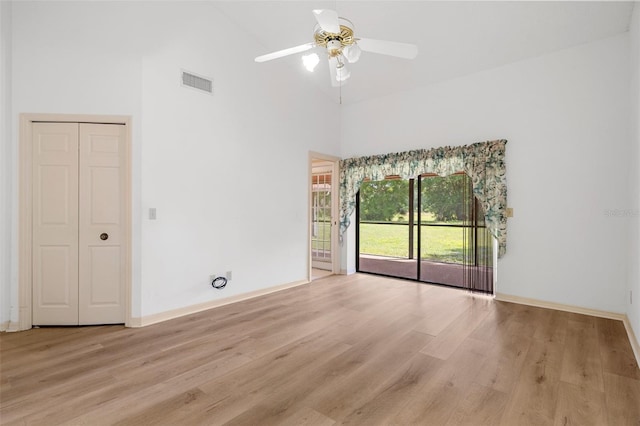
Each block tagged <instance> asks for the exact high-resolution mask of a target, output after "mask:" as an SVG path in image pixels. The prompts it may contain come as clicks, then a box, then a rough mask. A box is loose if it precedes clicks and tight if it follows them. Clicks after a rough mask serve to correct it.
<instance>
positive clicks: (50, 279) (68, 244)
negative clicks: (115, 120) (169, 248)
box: [32, 123, 126, 325]
mask: <svg viewBox="0 0 640 426" xmlns="http://www.w3.org/2000/svg"><path fill="white" fill-rule="evenodd" d="M124 132H125V127H124V126H123V125H117V124H89V123H33V128H32V134H33V140H32V141H33V180H32V182H33V200H32V202H33V223H32V232H33V243H32V250H33V265H32V272H33V275H32V276H33V287H32V290H33V291H32V295H33V296H32V297H33V300H32V302H33V324H34V325H87V324H117V323H124V320H125V267H124V266H125V260H126V259H125V256H126V253H125V244H124V243H125V241H124V239H125V228H124V224H125V216H124V215H125V214H126V211H125V199H124V196H125V194H126V188H125V185H126V179H125V173H126V170H125V161H126V156H125V149H126V147H125V133H124Z"/></svg>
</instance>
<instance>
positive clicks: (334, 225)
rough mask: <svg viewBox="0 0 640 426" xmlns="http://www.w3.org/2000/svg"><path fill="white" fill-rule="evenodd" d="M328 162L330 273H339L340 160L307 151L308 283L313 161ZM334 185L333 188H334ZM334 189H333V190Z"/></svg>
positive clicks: (309, 279) (310, 265) (310, 264)
mask: <svg viewBox="0 0 640 426" xmlns="http://www.w3.org/2000/svg"><path fill="white" fill-rule="evenodd" d="M314 160H321V161H329V162H331V163H332V171H331V174H332V177H331V178H332V180H333V181H332V182H331V191H332V194H331V195H332V196H331V216H332V217H331V272H332V273H333V274H339V273H340V244H339V241H338V235H339V231H340V226H339V225H340V210H339V209H340V158H339V157H335V156H333V155H327V154H321V153H319V152H314V151H309V175H308V178H309V199H308V202H307V207H308V215H307V223H308V228H307V247H308V254H307V265H308V277H307V279H308V281H309V282H311V278H312V272H311V269H312V266H313V265H312V263H313V262H312V259H311V232H312V228H311V227H312V223H311V222H312V220H311V218H312V205H311V203H312V200H313V178H312V175H313V161H314ZM334 185H335V186H334ZM334 188H335V189H334Z"/></svg>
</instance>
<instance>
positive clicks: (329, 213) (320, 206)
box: [309, 153, 340, 281]
mask: <svg viewBox="0 0 640 426" xmlns="http://www.w3.org/2000/svg"><path fill="white" fill-rule="evenodd" d="M338 161H339V159H338V158H337V157H332V156H328V155H323V154H318V153H310V154H309V172H310V189H309V201H310V202H309V266H310V268H309V281H314V280H317V279H320V278H324V277H326V276H329V275H333V274H337V273H339V271H340V253H339V246H338V226H337V225H338V221H337V212H338V184H337V183H338V164H339V163H338Z"/></svg>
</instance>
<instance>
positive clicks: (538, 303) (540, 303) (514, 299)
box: [495, 293, 640, 366]
mask: <svg viewBox="0 0 640 426" xmlns="http://www.w3.org/2000/svg"><path fill="white" fill-rule="evenodd" d="M495 300H499V301H501V302H511V303H518V304H520V305H528V306H535V307H538V308H548V309H555V310H557V311H565V312H571V313H574V314H583V315H591V316H593V317H599V318H607V319H613V320H618V321H622V323H623V324H624V328H625V330H627V336H628V337H629V343H631V349H632V350H633V354H634V355H635V357H636V362H637V363H638V366H640V345H638V339H637V338H636V335H635V333H634V331H633V328H632V327H631V323H630V322H629V318H628V317H627V315H625V314H619V313H616V312H607V311H600V310H597V309H589V308H582V307H580V306H572V305H564V304H562V303H554V302H546V301H544V300H537V299H529V298H527V297H520V296H511V295H509V294H502V293H496V297H495Z"/></svg>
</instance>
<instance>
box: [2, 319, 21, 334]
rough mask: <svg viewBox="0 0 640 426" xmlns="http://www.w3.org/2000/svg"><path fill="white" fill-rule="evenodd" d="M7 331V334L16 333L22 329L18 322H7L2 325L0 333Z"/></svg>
mask: <svg viewBox="0 0 640 426" xmlns="http://www.w3.org/2000/svg"><path fill="white" fill-rule="evenodd" d="M1 331H6V332H7V333H14V332H16V331H21V330H20V327H18V323H17V322H11V321H5V322H3V323H0V332H1Z"/></svg>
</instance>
